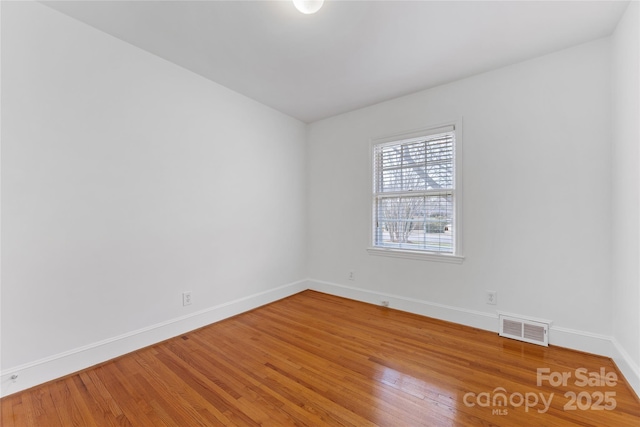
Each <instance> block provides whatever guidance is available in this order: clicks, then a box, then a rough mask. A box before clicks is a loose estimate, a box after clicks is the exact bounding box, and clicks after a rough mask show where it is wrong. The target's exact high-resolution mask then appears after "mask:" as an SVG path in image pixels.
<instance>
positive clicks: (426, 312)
mask: <svg viewBox="0 0 640 427" xmlns="http://www.w3.org/2000/svg"><path fill="white" fill-rule="evenodd" d="M308 283H309V289H311V290H314V291H318V292H324V293H327V294H331V295H336V296H340V297H343V298H349V299H353V300H356V301H361V302H367V303H370V304H375V305H380V303H381V302H382V301H388V302H389V307H392V308H395V309H398V310H402V311H406V312H409V313H414V314H420V315H422V316H428V317H433V318H435V319H440V320H446V321H448V322H454V323H459V324H462V325H466V326H471V327H474V328H480V329H484V330H487V331H491V332H495V333H498V325H499V324H498V315H497V314H493V313H486V312H483V311H477V310H469V309H465V308H460V307H453V306H450V305H446V304H440V303H436V302H431V301H425V300H420V299H416V298H410V297H404V296H400V295H395V294H389V293H386V292H377V291H370V290H367V289H362V288H357V287H353V286H344V285H339V284H337V283H331V282H324V281H319V280H309V282H308Z"/></svg>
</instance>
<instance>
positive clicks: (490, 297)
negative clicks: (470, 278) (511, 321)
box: [485, 291, 498, 305]
mask: <svg viewBox="0 0 640 427" xmlns="http://www.w3.org/2000/svg"><path fill="white" fill-rule="evenodd" d="M485 292H486V293H485V302H486V303H487V304H491V305H496V304H497V303H498V292H497V291H485Z"/></svg>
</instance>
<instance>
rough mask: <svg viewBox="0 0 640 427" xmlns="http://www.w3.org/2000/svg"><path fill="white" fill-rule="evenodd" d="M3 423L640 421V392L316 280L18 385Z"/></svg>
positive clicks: (570, 355) (579, 362)
mask: <svg viewBox="0 0 640 427" xmlns="http://www.w3.org/2000/svg"><path fill="white" fill-rule="evenodd" d="M616 376H617V380H616V379H615V378H614V377H616ZM538 382H539V383H540V384H539V385H538ZM1 420H2V426H3V427H9V426H38V427H42V426H51V427H54V426H83V427H84V426H144V427H147V426H149V427H152V426H153V427H161V426H181V427H185V426H222V425H224V426H257V425H265V426H266V425H269V426H289V425H297V426H320V425H336V426H358V427H362V426H374V425H378V426H394V427H395V426H510V427H512V426H564V425H578V426H597V427H602V426H617V427H620V426H633V427H637V426H639V425H640V402H639V401H638V399H637V398H636V397H635V395H634V394H633V392H632V391H631V390H630V389H629V387H628V385H627V384H626V383H625V382H624V380H623V379H622V377H621V375H620V373H619V372H618V371H617V369H616V368H615V366H614V364H613V363H612V362H611V361H610V360H609V359H606V358H602V357H597V356H593V355H588V354H584V353H579V352H575V351H570V350H566V349H563V348H558V347H553V346H552V347H548V348H545V347H540V346H536V345H531V344H525V343H520V342H517V341H513V340H509V339H504V338H500V337H498V336H497V335H496V334H494V333H490V332H485V331H480V330H477V329H473V328H468V327H464V326H460V325H456V324H451V323H446V322H442V321H437V320H433V319H429V318H425V317H421V316H417V315H412V314H408V313H403V312H400V311H396V310H391V309H387V308H383V307H377V306H373V305H367V304H363V303H358V302H354V301H351V300H346V299H342V298H337V297H333V296H329V295H325V294H321V293H317V292H312V291H305V292H302V293H300V294H297V295H294V296H292V297H289V298H287V299H284V300H281V301H278V302H275V303H273V304H270V305H267V306H264V307H261V308H258V309H256V310H253V311H251V312H248V313H244V314H241V315H239V316H236V317H233V318H230V319H227V320H224V321H222V322H219V323H216V324H213V325H210V326H208V327H205V328H203V329H200V330H197V331H194V332H191V333H189V334H187V335H184V336H182V337H178V338H175V339H172V340H169V341H166V342H163V343H160V344H157V345H155V346H152V347H149V348H145V349H143V350H140V351H137V352H134V353H131V354H128V355H125V356H123V357H120V358H118V359H115V360H113V361H111V362H108V363H105V364H103V365H101V366H99V367H95V368H92V369H88V370H85V371H83V372H80V373H78V374H76V375H71V376H68V377H66V378H64V379H61V380H58V381H54V382H51V383H48V384H45V385H42V386H39V387H36V388H33V389H30V390H27V391H24V392H21V393H18V394H15V395H11V396H7V397H5V398H4V399H2V417H1Z"/></svg>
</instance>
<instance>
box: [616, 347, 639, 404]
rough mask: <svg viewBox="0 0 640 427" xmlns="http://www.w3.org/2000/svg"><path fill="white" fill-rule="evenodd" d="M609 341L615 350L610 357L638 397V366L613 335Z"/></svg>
mask: <svg viewBox="0 0 640 427" xmlns="http://www.w3.org/2000/svg"><path fill="white" fill-rule="evenodd" d="M611 342H612V343H613V347H614V350H615V351H614V352H613V353H614V355H613V356H612V357H611V358H612V359H613V361H614V362H615V363H616V365H617V366H618V369H620V372H621V373H622V375H624V378H625V379H626V380H627V382H628V383H629V385H630V386H631V388H632V389H633V390H634V391H635V392H636V395H637V396H638V398H640V367H639V366H638V365H636V364H635V363H634V362H633V359H632V358H631V356H630V355H629V353H627V352H626V350H625V349H624V348H623V347H622V346H621V345H620V343H619V342H618V340H616V338H615V337H613V338H611Z"/></svg>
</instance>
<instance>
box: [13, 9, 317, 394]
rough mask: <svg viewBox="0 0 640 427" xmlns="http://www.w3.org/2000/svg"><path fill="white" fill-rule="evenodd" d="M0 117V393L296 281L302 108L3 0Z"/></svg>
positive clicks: (302, 210) (300, 255)
mask: <svg viewBox="0 0 640 427" xmlns="http://www.w3.org/2000/svg"><path fill="white" fill-rule="evenodd" d="M2 124H3V127H2V209H3V211H2V267H3V268H2V344H3V345H2V372H3V374H4V375H3V384H2V385H3V390H4V391H5V392H13V391H15V390H16V389H18V388H23V387H24V386H27V385H32V384H33V383H37V382H41V381H43V380H46V379H50V378H47V377H48V376H49V377H55V376H59V375H61V374H64V373H68V372H65V369H66V370H76V369H78V368H80V367H82V366H81V365H83V364H91V363H96V362H97V361H99V360H97V359H96V358H98V359H100V358H102V359H106V358H109V357H113V356H114V355H118V353H119V352H124V351H130V350H131V349H132V348H135V347H137V346H140V345H145V344H149V343H151V342H153V341H154V340H156V341H157V340H160V339H163V338H167V336H166V335H171V334H178V333H181V332H182V331H183V330H188V329H189V328H194V327H197V326H200V325H202V324H206V323H208V322H209V321H211V316H209V317H208V318H206V316H204V314H207V313H209V312H211V311H212V310H214V309H216V308H220V309H227V306H226V305H225V304H232V303H233V302H241V303H244V302H245V301H246V300H247V299H250V298H253V300H252V301H251V303H252V304H254V305H255V304H259V303H264V302H267V301H270V300H272V299H275V298H278V297H282V296H283V295H285V294H288V293H291V292H295V291H298V290H301V289H302V288H303V285H302V284H300V283H301V282H299V281H300V280H301V279H304V278H305V277H306V276H305V274H306V271H305V270H306V264H305V262H306V253H305V249H306V235H305V233H306V231H305V230H306V194H305V190H306V178H305V176H306V175H305V170H304V165H305V158H306V153H305V144H304V139H305V135H306V134H305V130H306V126H305V125H304V124H303V123H301V122H299V121H297V120H294V119H292V118H290V117H288V116H285V115H283V114H281V113H279V112H276V111H274V110H272V109H269V108H267V107H265V106H263V105H261V104H259V103H257V102H255V101H253V100H250V99H248V98H246V97H243V96H240V95H238V94H236V93H234V92H232V91H230V90H228V89H226V88H224V87H222V86H220V85H217V84H215V83H212V82H211V81H208V80H205V79H204V78H202V77H200V76H197V75H195V74H193V73H191V72H188V71H186V70H184V69H182V68H180V67H178V66H176V65H173V64H171V63H168V62H166V61H164V60H162V59H160V58H158V57H156V56H154V55H151V54H149V53H146V52H144V51H141V50H139V49H137V48H135V47H133V46H131V45H128V44H126V43H124V42H122V41H119V40H117V39H115V38H113V37H111V36H108V35H106V34H104V33H101V32H99V31H97V30H95V29H93V28H91V27H88V26H86V25H84V24H82V23H79V22H77V21H75V20H73V19H71V18H69V17H66V16H64V15H62V14H60V13H58V12H56V11H53V10H51V9H49V8H48V7H46V6H43V5H41V4H37V3H22V2H20V3H18V2H2ZM288 285H290V286H288ZM274 290H277V291H274ZM183 291H192V292H193V301H194V303H193V305H192V306H189V307H183V306H182V299H181V294H182V292H183ZM240 305H242V304H240ZM245 308H246V307H245ZM203 313H204V314H203ZM209 314H210V313H209ZM190 315H194V316H195V315H202V316H200V317H201V318H200V319H199V320H197V321H195V320H193V319H192V321H191V322H190V323H188V324H186V323H184V322H183V323H184V324H183V325H182V326H179V327H175V328H173V329H171V330H170V331H165V332H162V333H160V332H158V331H157V329H158V328H160V329H161V328H162V327H167V328H168V327H169V326H167V325H169V324H171V323H172V322H174V321H185V322H186V320H185V319H186V318H189V316H190ZM151 330H153V333H155V334H156V335H154V336H153V337H147V338H144V337H138V338H136V334H137V333H138V332H140V333H141V334H142V335H144V334H143V332H145V333H152V332H150V331H151ZM119 338H122V340H128V341H127V344H126V345H124V346H121V347H119V348H115V347H114V345H115V346H116V347H117V344H116V343H114V342H113V341H114V340H115V341H118V339H119ZM109 346H111V347H109ZM96 347H101V348H98V349H96ZM94 349H95V350H96V351H95V352H94V353H95V354H94V353H91V351H92V350H94ZM109 349H111V350H109ZM80 353H82V354H80ZM78 355H79V356H78ZM76 356H78V357H77V360H74V361H72V362H69V363H66V365H65V367H60V366H59V367H58V368H59V369H58V371H57V372H56V371H55V369H54V368H52V367H51V366H50V365H51V363H54V362H56V361H57V360H58V361H59V359H64V358H65V357H76ZM83 358H84V359H83ZM47 363H49V365H47ZM61 363H62V362H61ZM39 367H40V368H42V369H41V370H40V371H39V373H33V372H32V378H25V377H28V376H29V375H30V374H29V372H31V371H33V370H34V369H35V370H37V368H39ZM45 368H48V370H49V371H48V372H45V371H46V370H47V369H45ZM56 369H57V368H56ZM30 370H31V371H30ZM14 371H15V372H16V373H18V374H19V380H18V384H15V385H12V384H10V383H9V384H7V381H6V376H7V375H8V374H10V373H13V372H14ZM36 377H37V378H36Z"/></svg>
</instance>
